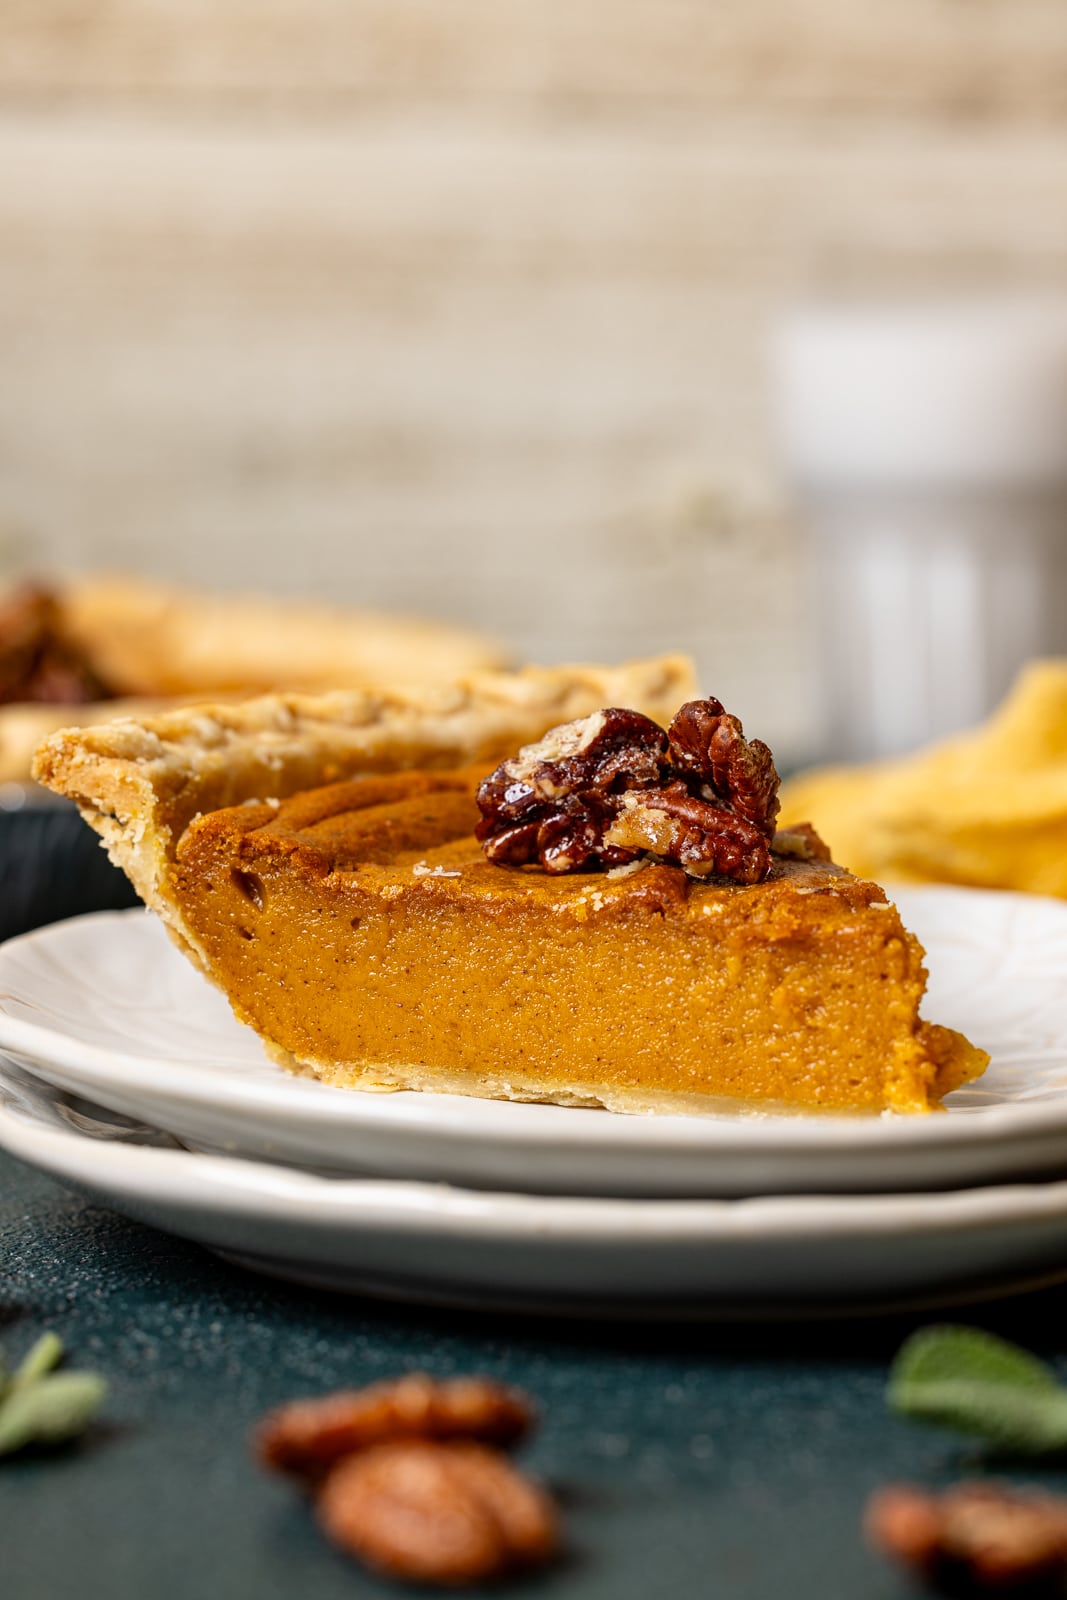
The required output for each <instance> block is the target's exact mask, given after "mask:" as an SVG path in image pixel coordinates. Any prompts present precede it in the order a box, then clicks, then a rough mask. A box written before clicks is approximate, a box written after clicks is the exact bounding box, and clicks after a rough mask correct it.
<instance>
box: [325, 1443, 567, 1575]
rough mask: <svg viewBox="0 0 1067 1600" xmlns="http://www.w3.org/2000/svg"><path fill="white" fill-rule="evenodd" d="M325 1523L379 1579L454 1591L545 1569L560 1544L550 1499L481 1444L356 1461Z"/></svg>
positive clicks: (342, 1478)
mask: <svg viewBox="0 0 1067 1600" xmlns="http://www.w3.org/2000/svg"><path fill="white" fill-rule="evenodd" d="M318 1517H319V1522H320V1523H321V1525H322V1528H323V1529H324V1531H325V1532H326V1534H327V1535H328V1537H329V1538H330V1539H332V1540H333V1541H334V1543H335V1544H337V1545H339V1546H340V1547H341V1549H343V1550H345V1551H347V1552H348V1553H349V1554H350V1555H354V1556H357V1557H358V1558H359V1559H360V1560H361V1561H363V1562H365V1563H366V1565H367V1566H369V1567H373V1568H374V1569H375V1570H376V1571H378V1572H381V1573H384V1574H386V1575H387V1576H389V1577H391V1578H401V1579H406V1580H408V1581H410V1582H418V1583H432V1584H440V1585H443V1586H449V1587H451V1586H455V1585H460V1584H468V1583H478V1582H484V1581H485V1580H487V1579H492V1578H499V1577H503V1576H504V1575H505V1574H506V1573H508V1572H513V1571H515V1570H516V1569H517V1568H522V1567H532V1566H538V1565H540V1564H541V1563H543V1562H545V1561H547V1560H548V1559H549V1558H550V1557H551V1556H552V1555H553V1554H554V1553H555V1550H556V1547H557V1544H558V1531H557V1522H556V1513H555V1508H554V1506H553V1504H552V1501H551V1500H550V1499H549V1497H548V1495H547V1494H545V1492H544V1491H543V1490H542V1489H541V1488H539V1487H538V1486H537V1485H536V1484H534V1483H532V1482H531V1481H530V1480H529V1479H528V1478H525V1477H524V1476H523V1475H522V1474H521V1473H520V1472H518V1471H516V1469H515V1468H514V1467H513V1466H512V1465H511V1463H510V1462H509V1461H507V1460H506V1459H505V1458H504V1456H502V1455H501V1454H500V1452H499V1451H498V1450H491V1449H488V1448H487V1447H486V1446H485V1445H479V1444H469V1443H451V1444H446V1443H440V1442H434V1441H430V1440H425V1439H415V1440H404V1441H400V1442H397V1443H395V1444H383V1445H378V1446H376V1447H375V1448H374V1449H373V1450H368V1451H366V1452H365V1453H363V1454H362V1455H356V1456H352V1457H351V1458H350V1459H349V1460H347V1461H343V1462H342V1463H341V1464H340V1465H339V1466H337V1467H335V1468H334V1470H333V1471H332V1472H331V1473H330V1476H329V1477H328V1478H327V1480H326V1482H325V1484H324V1485H323V1487H322V1490H321V1492H320V1494H319V1499H318Z"/></svg>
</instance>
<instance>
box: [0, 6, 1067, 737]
mask: <svg viewBox="0 0 1067 1600" xmlns="http://www.w3.org/2000/svg"><path fill="white" fill-rule="evenodd" d="M3 12H4V16H3V26H2V28H0V574H2V573H3V572H13V571H24V570H29V569H37V570H41V569H48V568H52V567H55V566H62V567H68V568H88V567H94V568H95V567H100V566H104V567H112V568H113V567H129V568H135V569H138V570H142V571H147V572H150V573H155V574H160V575H164V576H171V577H174V578H178V579H182V580H190V581H197V582H205V583H212V584H216V585H219V586H223V587H236V586H245V587H253V588H261V589H285V588H291V589H293V590H299V591H302V592H307V593H312V594H319V595H327V596H331V597H336V598H340V599H351V600H353V601H359V602H361V603H364V604H366V603H370V604H381V605H383V606H388V607H392V608H406V609H425V610H434V611H436V612H438V613H441V614H444V615H446V616H448V617H450V618H454V619H458V620H466V621H469V622H472V623H476V624H478V625H479V626H482V627H487V628H489V629H491V630H493V631H495V632H496V633H497V634H499V635H500V636H501V637H503V638H504V639H505V640H508V641H510V642H512V643H513V645H514V647H515V649H516V651H517V653H519V654H520V655H524V656H534V657H540V658H544V659H559V658H562V657H576V656H578V657H614V656H619V655H622V654H626V653H635V652H640V651H645V650H649V649H654V648H659V647H663V646H669V645H681V646H683V647H686V648H690V649H692V650H694V651H695V652H696V653H697V655H698V658H699V659H700V662H701V665H702V668H703V675H704V677H705V681H706V683H707V686H708V687H709V688H710V689H713V690H714V691H715V692H717V693H719V694H721V695H722V696H723V697H724V698H729V700H730V702H731V704H733V705H735V706H736V708H737V709H738V710H739V711H740V712H741V714H742V715H743V716H744V717H745V718H746V721H747V722H748V724H749V726H750V728H751V729H753V730H755V731H758V732H759V733H761V734H762V735H763V736H764V737H766V738H768V739H770V740H771V742H772V743H773V744H774V745H775V748H776V749H777V750H779V751H780V753H781V754H782V756H783V758H784V759H785V760H786V761H789V760H790V759H795V758H796V757H797V756H799V755H801V754H802V753H803V752H804V750H805V747H806V745H807V744H808V742H809V741H810V739H811V738H812V730H813V727H814V715H813V707H812V694H813V688H812V685H813V676H812V639H811V637H810V628H809V625H808V608H807V605H806V601H805V596H804V592H803V586H802V574H803V563H802V559H801V551H800V548H799V545H798V541H797V538H796V535H795V531H794V529H793V527H792V524H791V519H790V512H789V508H788V505H787V503H786V499H785V495H784V491H783V488H782V485H781V483H780V481H779V477H778V474H777V470H776V467H775V460H774V447H773V438H772V429H771V426H770V417H769V398H768V392H767V381H766V380H767V367H766V355H765V349H766V340H767V333H768V328H769V326H770V324H771V322H772V321H773V319H774V317H775V316H776V314H777V312H778V309H779V308H780V307H781V306H782V305H783V304H785V303H788V302H789V301H791V300H793V299H795V298H797V297H800V296H803V295H804V294H806V293H808V292H810V291H812V290H815V289H819V290H821V289H824V288H826V287H827V286H840V285H842V284H844V285H849V284H851V285H857V286H859V287H861V288H863V287H867V286H872V285H873V286H876V287H877V288H879V289H881V290H886V289H889V290H896V289H908V288H910V287H913V286H921V287H923V288H928V287H930V286H938V287H948V288H950V289H952V288H955V287H957V286H971V287H973V286H976V285H977V286H988V285H996V286H1001V285H1004V284H1009V285H1014V284H1018V283H1025V284H1032V283H1040V284H1042V285H1044V286H1046V287H1048V286H1051V287H1053V288H1055V287H1057V286H1061V287H1067V143H1065V134H1067V7H1065V6H1063V5H1062V3H1061V0H895V3H894V4H893V5H892V6H872V5H870V4H869V0H820V3H816V0H764V3H761V4H757V5H747V4H743V3H742V0H733V3H731V4H722V5H720V4H716V5H710V4H708V3H707V0H611V3H608V0H587V3H585V4H581V5H576V6H564V5H557V6H554V7H550V6H545V5H544V4H543V3H534V0H521V3H520V0H515V3H511V0H449V4H447V5H441V4H439V3H438V0H303V3H301V4H297V3H296V0H291V3H289V4H283V3H281V0H257V3H255V4H253V3H251V0H227V4H226V5H225V6H223V7H217V6H215V5H213V4H209V3H207V0H156V3H154V4H153V5H151V6H145V5H143V4H142V3H140V0H9V3H8V4H6V5H5V6H4V8H3Z"/></svg>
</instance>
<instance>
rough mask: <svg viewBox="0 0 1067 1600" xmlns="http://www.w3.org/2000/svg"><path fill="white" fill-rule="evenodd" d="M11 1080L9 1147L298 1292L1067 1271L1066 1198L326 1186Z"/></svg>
mask: <svg viewBox="0 0 1067 1600" xmlns="http://www.w3.org/2000/svg"><path fill="white" fill-rule="evenodd" d="M172 1144H173V1141H171V1140H170V1139H169V1136H167V1135H164V1134H159V1133H154V1132H153V1131H152V1130H150V1129H147V1128H145V1127H143V1126H139V1125H137V1124H133V1123H130V1122H128V1121H127V1120H126V1119H124V1118H121V1117H118V1116H117V1114H116V1113H114V1112H108V1111H103V1110H100V1109H98V1108H96V1107H94V1106H92V1105H91V1104H89V1103H88V1102H86V1101H79V1100H71V1099H70V1098H68V1097H66V1096H64V1095H63V1094H62V1093H61V1092H60V1091H57V1090H54V1089H50V1088H48V1087H46V1086H45V1085H43V1084H41V1083H40V1082H38V1081H36V1080H34V1079H33V1078H30V1077H28V1076H24V1075H22V1074H20V1073H19V1072H18V1069H17V1068H11V1067H5V1068H4V1069H3V1072H2V1073H0V1146H3V1147H4V1148H6V1149H8V1150H9V1151H11V1152H12V1153H13V1154H14V1155H16V1156H20V1157H21V1158H22V1159H23V1160H25V1161H29V1162H31V1163H32V1164H33V1165H35V1166H38V1167H43V1168H44V1169H45V1170H46V1171H48V1172H51V1173H53V1174H54V1175H55V1176H57V1177H58V1178H61V1179H62V1180H63V1181H64V1182H67V1183H69V1184H72V1185H74V1186H75V1187H76V1188H78V1189H80V1190H82V1191H83V1192H86V1193H87V1194H88V1195H89V1196H90V1197H92V1198H93V1199H96V1200H99V1201H102V1202H103V1203H105V1204H107V1205H109V1206H112V1207H113V1208H114V1209H115V1210H118V1211H120V1212H123V1213H124V1214H125V1215H127V1216H130V1217H133V1218H135V1219H137V1220H139V1221H142V1222H147V1223H149V1224H151V1225H153V1226H155V1227H159V1228H163V1229H165V1230H166V1231H168V1232H170V1233H175V1234H178V1235H180V1236H182V1237H184V1238H187V1239H192V1240H195V1241H197V1242H198V1243H200V1244H203V1245H206V1246H208V1248H210V1249H212V1250H215V1251H218V1252H219V1253H221V1254H223V1255H225V1256H226V1257H227V1258H228V1259H231V1260H235V1261H238V1262H239V1263H241V1264H242V1265H246V1266H250V1267H252V1268H254V1269H256V1270H259V1271H264V1272H269V1273H271V1274H274V1275H276V1276H280V1277H284V1278H289V1279H293V1280H295V1281H296V1282H299V1283H304V1284H311V1285H315V1286H319V1287H325V1288H331V1289H341V1290H347V1291H350V1292H358V1293H364V1294H375V1295H382V1296H387V1297H390V1298H400V1299H410V1300H420V1301H428V1302H432V1303H438V1304H446V1305H453V1306H465V1307H471V1308H475V1309H493V1310H505V1311H534V1312H538V1313H545V1314H563V1315H583V1316H588V1315H595V1316H613V1317H614V1316H629V1317H642V1318H650V1317H676V1316H687V1317H710V1318H720V1319H721V1318H736V1317H742V1316H743V1317H765V1318H766V1317H773V1318H777V1317H783V1316H794V1317H795V1316H797V1315H807V1316H820V1315H823V1316H826V1315H839V1314H841V1313H842V1312H845V1311H847V1312H863V1311H874V1310H880V1311H881V1310H886V1309H892V1308H903V1307H905V1306H908V1307H911V1306H916V1305H929V1304H940V1305H943V1304H945V1303H958V1302H959V1301H961V1300H966V1299H975V1298H982V1297H986V1296H988V1295H989V1294H991V1293H997V1292H1005V1291H1006V1290H1008V1289H1010V1288H1016V1287H1022V1286H1028V1287H1031V1286H1036V1285H1037V1284H1039V1283H1048V1282H1054V1281H1056V1280H1058V1279H1061V1278H1063V1277H1064V1276H1065V1275H1067V1183H1053V1184H1047V1185H1041V1184H1039V1185H1033V1186H1018V1187H1014V1188H1009V1187H1004V1188H986V1189H973V1190H967V1191H963V1192H960V1193H953V1194H936V1195H865V1196H863V1197H861V1198H855V1197H840V1196H825V1195H824V1196H811V1195H808V1196H802V1197H776V1198H771V1199H761V1200H759V1199H757V1200H601V1199H590V1198H585V1197H581V1198H576V1199H568V1198H566V1197H563V1196H559V1195H519V1194H499V1193H493V1192H489V1191H486V1190H470V1189H458V1188H452V1187H449V1186H447V1185H444V1184H426V1183H408V1182H396V1181H394V1182H390V1181H388V1180H380V1179H353V1178H323V1177H320V1176H318V1175H316V1174H313V1173H308V1172H301V1171H298V1170H295V1169H292V1168H286V1167H271V1166H266V1165H263V1164H262V1163H260V1162H251V1161H242V1160H239V1159H237V1158H235V1157H227V1156H205V1155H198V1154H195V1153H192V1152H189V1151H186V1150H182V1149H181V1148H177V1147H173V1148H171V1147H168V1146H172Z"/></svg>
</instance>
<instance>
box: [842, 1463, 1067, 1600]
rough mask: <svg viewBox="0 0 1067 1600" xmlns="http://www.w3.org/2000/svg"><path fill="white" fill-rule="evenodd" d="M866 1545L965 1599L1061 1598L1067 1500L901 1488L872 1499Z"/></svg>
mask: <svg viewBox="0 0 1067 1600" xmlns="http://www.w3.org/2000/svg"><path fill="white" fill-rule="evenodd" d="M864 1525H865V1528H866V1531H867V1537H868V1539H869V1540H870V1542H871V1543H872V1544H873V1545H874V1546H875V1547H876V1548H877V1549H879V1550H882V1551H884V1552H885V1554H887V1555H890V1556H893V1557H895V1558H896V1559H897V1560H898V1561H901V1562H903V1563H904V1565H905V1566H909V1567H911V1568H912V1569H913V1570H915V1571H916V1572H918V1573H920V1574H921V1575H922V1576H924V1577H926V1578H929V1579H931V1580H932V1581H933V1582H935V1583H939V1584H944V1585H946V1586H949V1587H951V1588H953V1589H954V1590H955V1591H957V1592H958V1591H959V1590H960V1589H961V1588H964V1589H967V1590H969V1591H970V1592H971V1593H978V1594H980V1593H983V1592H985V1593H1000V1594H1003V1593H1005V1592H1008V1591H1011V1592H1012V1593H1019V1592H1022V1591H1025V1592H1026V1593H1028V1594H1037V1593H1039V1592H1049V1591H1053V1590H1054V1592H1056V1593H1060V1592H1062V1590H1061V1585H1062V1584H1063V1583H1064V1581H1065V1580H1067V1499H1065V1498H1064V1497H1062V1496H1059V1495H1050V1494H1044V1493H1041V1492H1039V1491H1035V1490H1026V1489H1015V1488H1010V1487H1008V1486H1007V1485H1005V1484H997V1483H985V1482H976V1483H961V1484H957V1485H955V1487H953V1488H951V1489H947V1490H946V1491H945V1492H944V1493H943V1494H929V1493H927V1492H926V1491H924V1490H922V1489H916V1488H913V1487H911V1486H910V1485H907V1484H900V1485H896V1486H894V1487H891V1488H887V1489H882V1490H880V1491H879V1492H878V1493H877V1494H875V1495H872V1497H871V1499H870V1500H869V1501H868V1504H867V1512H866V1516H865V1519H864Z"/></svg>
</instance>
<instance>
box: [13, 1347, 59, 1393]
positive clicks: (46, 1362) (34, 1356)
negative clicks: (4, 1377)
mask: <svg viewBox="0 0 1067 1600" xmlns="http://www.w3.org/2000/svg"><path fill="white" fill-rule="evenodd" d="M62 1359H63V1341H62V1339H61V1338H60V1337H59V1335H58V1334H57V1333H45V1334H42V1335H41V1337H40V1338H39V1339H38V1341H37V1343H36V1344H35V1345H33V1346H32V1347H31V1348H30V1351H29V1354H28V1355H26V1356H24V1357H23V1359H22V1361H21V1362H20V1363H19V1366H18V1368H17V1370H16V1372H15V1376H14V1377H13V1378H12V1379H11V1387H12V1388H13V1389H25V1387H26V1385H27V1384H29V1383H36V1381H37V1379H38V1378H43V1377H44V1375H45V1373H46V1372H51V1370H52V1368H53V1367H57V1366H58V1365H59V1363H60V1361H61V1360H62Z"/></svg>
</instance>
